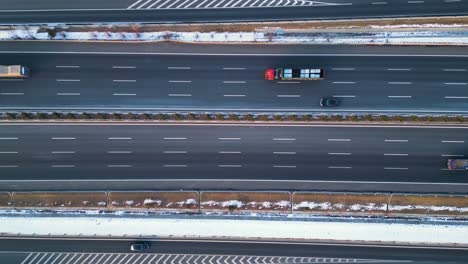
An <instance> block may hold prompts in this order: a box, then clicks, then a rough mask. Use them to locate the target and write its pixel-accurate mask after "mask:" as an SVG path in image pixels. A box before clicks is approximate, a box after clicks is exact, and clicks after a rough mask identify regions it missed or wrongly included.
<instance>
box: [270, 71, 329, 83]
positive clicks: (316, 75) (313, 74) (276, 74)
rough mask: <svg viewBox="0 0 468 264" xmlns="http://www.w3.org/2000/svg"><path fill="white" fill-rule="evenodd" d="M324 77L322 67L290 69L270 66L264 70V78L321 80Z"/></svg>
mask: <svg viewBox="0 0 468 264" xmlns="http://www.w3.org/2000/svg"><path fill="white" fill-rule="evenodd" d="M324 78H325V71H324V70H323V69H310V68H307V69H292V68H276V69H273V68H270V69H267V70H266V71H265V79H266V80H304V81H308V80H322V79H324Z"/></svg>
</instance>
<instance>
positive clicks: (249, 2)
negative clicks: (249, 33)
mask: <svg viewBox="0 0 468 264" xmlns="http://www.w3.org/2000/svg"><path fill="white" fill-rule="evenodd" d="M326 5H343V3H331V2H323V1H312V0H135V2H133V3H132V4H131V5H130V6H128V7H127V9H187V8H247V7H287V6H292V7H293V6H298V7H300V6H326Z"/></svg>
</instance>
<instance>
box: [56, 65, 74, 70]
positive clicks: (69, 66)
mask: <svg viewBox="0 0 468 264" xmlns="http://www.w3.org/2000/svg"><path fill="white" fill-rule="evenodd" d="M55 68H65V69H67V68H73V69H76V68H80V66H77V65H57V66H55Z"/></svg>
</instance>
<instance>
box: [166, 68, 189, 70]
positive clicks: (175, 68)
mask: <svg viewBox="0 0 468 264" xmlns="http://www.w3.org/2000/svg"><path fill="white" fill-rule="evenodd" d="M167 69H168V70H191V69H192V68H191V67H167Z"/></svg>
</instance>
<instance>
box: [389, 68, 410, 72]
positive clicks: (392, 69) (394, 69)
mask: <svg viewBox="0 0 468 264" xmlns="http://www.w3.org/2000/svg"><path fill="white" fill-rule="evenodd" d="M387 71H411V69H407V68H388V69H387Z"/></svg>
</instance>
